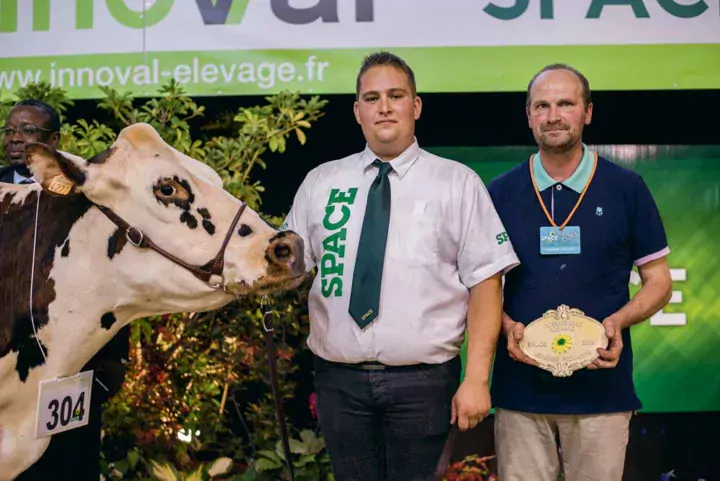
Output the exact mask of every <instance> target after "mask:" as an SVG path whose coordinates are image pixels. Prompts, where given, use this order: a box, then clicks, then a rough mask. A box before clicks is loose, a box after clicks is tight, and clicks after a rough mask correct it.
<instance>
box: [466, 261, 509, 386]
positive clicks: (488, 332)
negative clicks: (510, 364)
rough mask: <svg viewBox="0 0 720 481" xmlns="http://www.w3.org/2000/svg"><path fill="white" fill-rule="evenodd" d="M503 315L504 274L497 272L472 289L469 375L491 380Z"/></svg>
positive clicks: (469, 324)
mask: <svg viewBox="0 0 720 481" xmlns="http://www.w3.org/2000/svg"><path fill="white" fill-rule="evenodd" d="M501 317H502V277H501V274H497V275H495V276H493V277H491V278H489V279H486V280H484V281H483V282H481V283H480V284H478V285H476V286H474V287H473V288H472V289H471V290H470V303H469V306H468V329H467V330H468V344H467V359H466V366H465V379H468V380H471V381H472V382H479V383H483V384H487V383H488V381H489V379H490V367H491V366H492V361H493V356H494V355H495V348H496V346H497V340H498V335H499V333H500V325H501Z"/></svg>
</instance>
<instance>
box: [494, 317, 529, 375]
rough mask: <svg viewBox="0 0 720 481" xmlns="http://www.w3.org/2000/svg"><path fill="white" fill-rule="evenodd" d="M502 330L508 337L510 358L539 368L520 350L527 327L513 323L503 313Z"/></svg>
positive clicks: (519, 323) (520, 323)
mask: <svg viewBox="0 0 720 481" xmlns="http://www.w3.org/2000/svg"><path fill="white" fill-rule="evenodd" d="M502 329H503V332H504V333H505V337H507V350H508V353H510V357H511V358H513V359H515V360H516V361H519V362H524V363H525V364H530V365H531V366H537V365H538V363H537V362H535V361H534V360H533V359H532V358H531V357H530V356H528V355H527V354H525V353H524V352H523V350H522V349H520V341H521V340H522V338H523V336H524V335H525V325H524V324H523V323H522V322H515V321H513V320H512V319H510V317H509V316H508V315H507V314H505V313H503V324H502Z"/></svg>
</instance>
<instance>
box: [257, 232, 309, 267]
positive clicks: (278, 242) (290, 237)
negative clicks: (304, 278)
mask: <svg viewBox="0 0 720 481" xmlns="http://www.w3.org/2000/svg"><path fill="white" fill-rule="evenodd" d="M266 253H267V257H268V260H269V261H270V262H271V263H272V264H275V265H276V266H282V267H285V268H287V269H289V270H290V273H291V274H292V275H293V276H299V275H302V274H304V273H305V253H304V244H303V241H302V238H301V237H300V236H299V235H297V234H296V233H295V232H291V231H284V232H280V233H278V234H276V235H275V236H274V237H273V238H272V239H270V243H269V244H268V247H267V252H266Z"/></svg>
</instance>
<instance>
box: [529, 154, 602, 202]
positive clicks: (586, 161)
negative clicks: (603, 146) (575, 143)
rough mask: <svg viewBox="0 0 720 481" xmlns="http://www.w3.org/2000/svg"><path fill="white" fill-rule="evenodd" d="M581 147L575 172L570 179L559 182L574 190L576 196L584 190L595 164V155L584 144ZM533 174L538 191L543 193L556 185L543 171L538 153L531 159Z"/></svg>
mask: <svg viewBox="0 0 720 481" xmlns="http://www.w3.org/2000/svg"><path fill="white" fill-rule="evenodd" d="M582 146H583V156H582V158H581V159H580V164H578V166H577V168H576V169H575V172H573V173H572V175H571V176H570V177H568V178H567V179H566V180H563V181H562V182H560V183H561V184H562V185H564V186H565V187H567V188H568V189H572V190H574V191H575V192H577V193H578V194H579V193H581V192H582V191H583V189H584V188H585V184H587V182H588V180H589V179H590V174H592V170H593V164H594V163H595V154H594V153H593V152H592V151H591V150H590V149H588V148H587V145H585V144H584V143H583V144H582ZM533 172H534V173H535V182H536V183H537V188H538V190H539V191H543V190H545V189H547V188H548V187H552V186H553V185H555V184H557V183H558V182H557V181H556V180H555V179H553V178H552V177H550V175H548V173H547V172H546V171H545V167H543V165H542V161H541V159H540V152H538V153H537V154H535V156H534V157H533Z"/></svg>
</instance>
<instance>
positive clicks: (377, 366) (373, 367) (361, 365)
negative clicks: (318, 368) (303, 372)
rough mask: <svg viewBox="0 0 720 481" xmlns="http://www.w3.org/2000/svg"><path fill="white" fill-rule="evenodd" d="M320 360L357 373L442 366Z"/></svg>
mask: <svg viewBox="0 0 720 481" xmlns="http://www.w3.org/2000/svg"><path fill="white" fill-rule="evenodd" d="M318 359H319V360H320V361H321V362H324V363H326V364H329V365H331V366H335V367H341V368H346V369H353V370H356V371H413V370H415V371H416V370H422V369H429V368H431V367H439V366H441V364H425V363H420V364H407V365H400V366H390V365H388V364H383V363H381V362H378V361H365V362H358V363H347V362H336V361H328V360H326V359H323V358H321V357H318Z"/></svg>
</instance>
